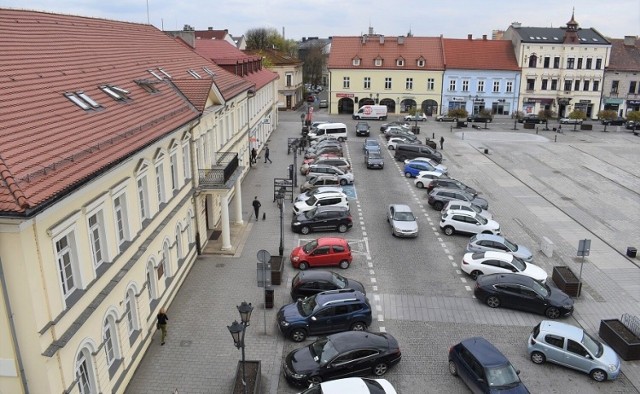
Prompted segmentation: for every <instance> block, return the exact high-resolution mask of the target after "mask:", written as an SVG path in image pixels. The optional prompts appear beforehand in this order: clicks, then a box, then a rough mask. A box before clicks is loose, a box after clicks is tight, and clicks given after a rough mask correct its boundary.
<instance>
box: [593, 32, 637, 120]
mask: <svg viewBox="0 0 640 394" xmlns="http://www.w3.org/2000/svg"><path fill="white" fill-rule="evenodd" d="M609 41H610V42H611V60H610V61H609V65H608V66H607V68H606V69H605V71H604V84H603V86H602V109H608V110H613V111H616V112H617V113H618V116H622V117H625V116H626V114H627V113H628V112H630V111H640V40H638V37H636V36H626V37H624V38H610V39H609Z"/></svg>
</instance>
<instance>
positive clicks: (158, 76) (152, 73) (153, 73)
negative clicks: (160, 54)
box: [147, 69, 162, 81]
mask: <svg viewBox="0 0 640 394" xmlns="http://www.w3.org/2000/svg"><path fill="white" fill-rule="evenodd" d="M147 71H149V73H151V75H153V76H154V77H156V78H158V79H159V80H161V81H162V77H161V76H160V75H158V73H157V72H155V71H153V70H152V69H148V70H147Z"/></svg>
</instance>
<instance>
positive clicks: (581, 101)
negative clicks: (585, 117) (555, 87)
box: [580, 100, 591, 104]
mask: <svg viewBox="0 0 640 394" xmlns="http://www.w3.org/2000/svg"><path fill="white" fill-rule="evenodd" d="M580 104H591V100H580Z"/></svg>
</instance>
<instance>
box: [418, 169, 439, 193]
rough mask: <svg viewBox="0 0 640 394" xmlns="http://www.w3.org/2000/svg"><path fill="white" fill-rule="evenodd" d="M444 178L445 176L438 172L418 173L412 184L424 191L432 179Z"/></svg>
mask: <svg viewBox="0 0 640 394" xmlns="http://www.w3.org/2000/svg"><path fill="white" fill-rule="evenodd" d="M446 177H447V176H446V175H445V174H443V173H441V172H440V171H420V172H419V173H418V176H416V179H415V180H414V181H413V184H414V185H416V187H417V188H418V189H424V188H425V187H427V185H428V184H429V182H431V180H432V179H439V178H446Z"/></svg>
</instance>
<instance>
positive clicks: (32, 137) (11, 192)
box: [0, 9, 251, 215]
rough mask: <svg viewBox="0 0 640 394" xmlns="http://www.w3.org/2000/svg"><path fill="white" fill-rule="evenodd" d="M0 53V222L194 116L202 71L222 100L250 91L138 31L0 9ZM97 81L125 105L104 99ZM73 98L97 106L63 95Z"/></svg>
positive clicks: (152, 33)
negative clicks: (84, 100) (125, 94)
mask: <svg viewBox="0 0 640 394" xmlns="http://www.w3.org/2000/svg"><path fill="white" fill-rule="evenodd" d="M0 53H2V56H0V91H1V92H2V94H0V215H16V214H19V215H29V214H31V213H32V212H33V211H34V210H38V209H39V208H41V207H43V206H46V205H47V204H48V203H50V202H51V201H53V200H54V199H55V198H57V197H61V196H63V195H64V194H65V193H67V192H68V191H70V190H72V189H73V188H74V187H77V186H79V185H80V184H82V183H84V182H87V181H89V180H91V179H92V178H93V177H95V176H96V174H97V173H99V172H101V171H104V170H105V169H107V168H109V167H110V166H113V165H115V164H117V163H118V162H120V161H121V160H123V159H125V158H127V157H128V156H130V155H132V154H134V153H135V152H136V151H138V150H140V149H142V148H144V147H145V146H147V145H148V144H149V143H151V142H152V141H154V140H156V139H158V138H161V137H162V136H164V135H167V134H169V133H171V132H173V131H174V130H175V129H176V128H178V127H180V126H182V125H184V124H186V123H187V122H189V121H190V120H192V119H195V118H197V117H198V116H199V112H198V110H199V109H200V108H202V106H203V104H202V103H201V100H202V95H203V93H204V88H203V87H204V86H205V85H206V84H209V83H211V82H212V81H211V80H208V81H207V80H204V79H205V76H207V77H208V74H206V73H205V72H204V70H203V67H207V68H208V69H210V70H211V71H212V72H214V73H215V74H216V76H215V77H214V78H213V82H214V83H215V84H216V86H217V87H218V90H219V91H221V94H222V95H223V96H224V98H225V99H229V98H231V97H233V96H234V95H236V94H238V93H240V92H242V91H243V90H246V89H248V88H249V87H250V86H251V83H249V82H247V81H244V80H242V78H239V77H236V76H235V75H233V74H230V73H228V72H226V71H224V70H223V69H221V68H220V67H218V66H216V65H215V64H213V63H212V62H210V61H208V60H207V59H205V58H203V57H201V56H199V55H197V54H196V53H195V52H193V51H192V50H189V49H188V48H186V47H184V46H183V45H179V44H177V42H176V41H175V40H174V39H172V38H171V37H168V36H167V35H165V34H164V33H163V32H161V31H160V30H158V29H156V28H155V27H153V26H150V25H143V24H135V23H127V22H117V21H109V20H103V19H93V18H85V17H78V16H70V15H56V14H49V13H43V12H32V11H22V10H7V9H3V10H1V12H0ZM159 67H161V68H162V69H163V70H165V71H166V72H167V73H168V74H170V75H171V76H172V80H173V82H174V83H175V86H174V85H173V84H172V83H169V82H167V81H160V80H158V79H157V78H156V77H154V76H153V75H151V73H150V72H149V71H147V70H150V69H152V70H155V72H156V74H158V75H161V76H162V74H161V73H160V71H159V69H158V68H159ZM189 69H193V70H195V71H196V72H197V73H198V74H199V75H201V76H202V77H203V81H198V82H195V78H193V77H192V76H191V75H189V73H188V70H189ZM191 78H193V81H191ZM136 80H147V81H150V82H152V83H153V84H154V85H153V86H154V87H155V89H157V92H156V93H149V92H147V91H146V90H145V89H143V87H142V86H140V85H139V84H137V83H136V82H135V81H136ZM183 80H186V81H184V82H183ZM187 81H188V82H187ZM105 84H109V85H113V86H117V87H119V88H122V89H126V90H127V91H129V98H130V99H129V100H126V101H116V100H114V99H112V98H111V97H109V96H108V95H107V94H106V93H104V92H103V91H102V90H100V88H99V87H100V86H102V85H105ZM176 87H180V88H183V89H185V90H184V91H183V92H182V94H181V92H179V91H178V90H177V89H176ZM81 91H82V92H84V93H86V94H87V95H88V96H89V97H91V99H93V100H94V101H96V102H97V103H98V104H99V105H100V107H99V108H98V109H95V110H87V111H85V110H83V109H81V108H80V107H78V106H77V105H76V104H74V103H72V102H71V101H70V100H69V99H68V98H66V97H65V96H64V94H65V93H66V92H81ZM185 97H187V98H188V101H187V100H185ZM194 106H195V107H194Z"/></svg>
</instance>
